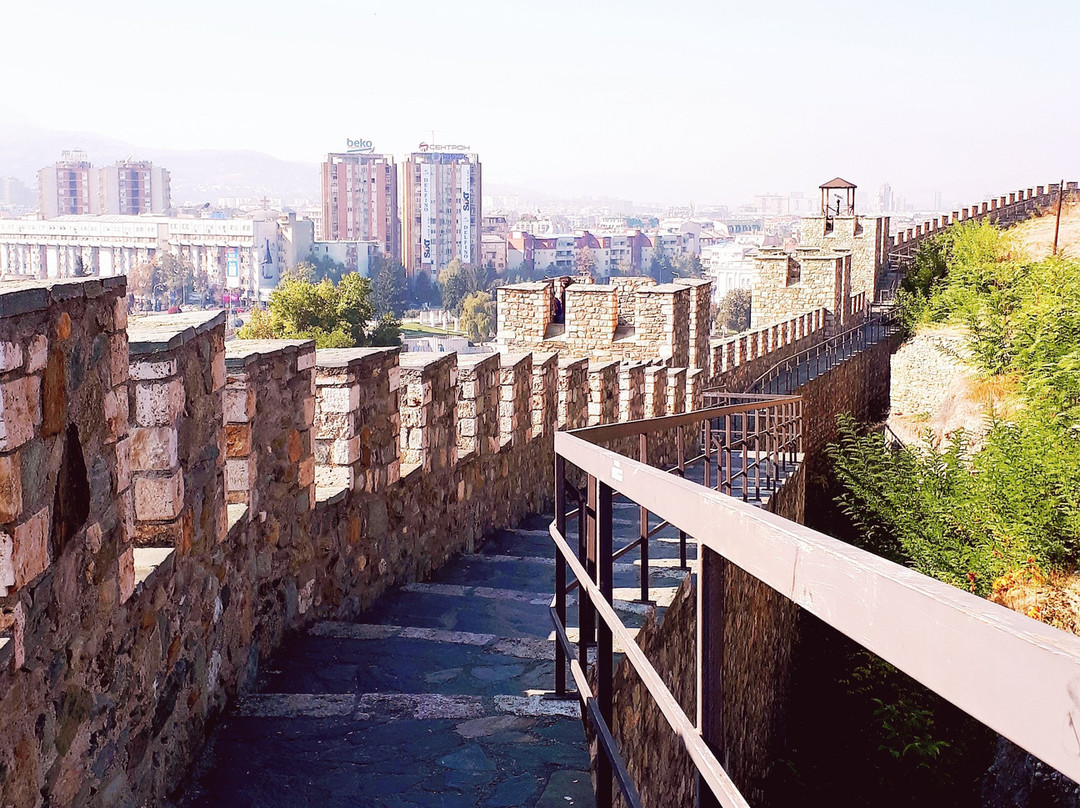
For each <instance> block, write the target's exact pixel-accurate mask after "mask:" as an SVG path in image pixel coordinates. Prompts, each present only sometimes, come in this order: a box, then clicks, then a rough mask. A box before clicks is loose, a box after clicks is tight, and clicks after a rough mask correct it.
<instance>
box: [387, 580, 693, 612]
mask: <svg viewBox="0 0 1080 808" xmlns="http://www.w3.org/2000/svg"><path fill="white" fill-rule="evenodd" d="M401 590H402V591H403V592H415V593H417V594H421V595H446V596H450V597H464V598H485V599H490V600H497V601H514V602H518V603H527V604H529V605H530V606H542V607H545V608H546V607H548V606H550V605H551V598H552V595H551V593H549V592H520V591H518V590H513V589H494V588H492V587H490V586H461V585H460V584H433V583H417V584H405V585H404V586H403V587H401ZM677 590H678V587H677V586H651V587H649V599H650V600H652V601H654V602H655V603H656V605H657V606H660V607H662V608H663V607H667V606H669V605H671V601H672V600H673V599H674V597H675V592H676V591H677ZM613 594H614V603H613V605H614V606H615V609H616V610H617V611H625V612H630V613H631V614H644V613H647V612H648V610H649V608H650V607H649V606H648V605H647V604H643V603H639V602H637V600H636V597H637V596H638V595H640V594H641V590H640V589H639V588H637V587H616V588H615V589H614V592H613ZM567 603H568V604H571V605H572V604H575V603H577V597H576V595H575V594H573V593H572V594H571V595H570V596H569V598H568V600H567Z"/></svg>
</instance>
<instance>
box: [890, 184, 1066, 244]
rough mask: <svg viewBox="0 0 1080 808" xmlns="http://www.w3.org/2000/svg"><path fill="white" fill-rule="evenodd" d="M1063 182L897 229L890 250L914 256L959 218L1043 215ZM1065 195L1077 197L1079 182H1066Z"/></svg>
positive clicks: (1013, 219)
mask: <svg viewBox="0 0 1080 808" xmlns="http://www.w3.org/2000/svg"><path fill="white" fill-rule="evenodd" d="M1061 190H1062V188H1061V183H1059V182H1052V183H1050V184H1048V185H1038V186H1036V187H1034V188H1021V189H1020V190H1018V191H1014V192H1011V193H1008V194H1002V195H1001V196H999V197H995V198H994V199H988V200H983V201H980V202H976V203H975V204H973V205H971V206H969V207H966V208H960V209H959V210H954V211H953V212H952V213H951V214H949V215H946V216H939V217H937V218H934V219H929V220H927V221H926V222H923V223H922V224H919V225H916V226H915V227H909V228H907V229H906V230H902V231H900V232H898V233H897V234H896V235H895V236H894V237H893V238H892V239H891V240H890V242H889V244H888V254H889V255H890V256H891V257H892V258H893V259H896V260H909V259H911V258H913V257H914V256H915V253H916V252H917V251H918V248H919V245H920V244H921V243H922V242H923V241H925V240H926V239H928V238H932V237H933V236H936V235H938V234H940V233H941V232H943V231H944V230H946V229H947V228H949V227H950V226H951V225H953V224H956V223H957V222H967V221H982V220H983V219H986V220H988V221H991V222H994V223H995V224H999V225H1002V226H1007V225H1011V224H1016V223H1018V222H1022V221H1024V220H1026V219H1030V218H1032V217H1034V216H1038V215H1041V214H1042V213H1043V212H1045V211H1046V210H1047V209H1049V208H1050V206H1051V205H1056V204H1057V201H1058V198H1059V197H1060V195H1061ZM1064 190H1065V194H1066V198H1068V196H1069V195H1071V196H1073V197H1074V198H1075V197H1076V195H1077V194H1078V193H1080V183H1078V182H1076V181H1070V182H1066V183H1065V189H1064Z"/></svg>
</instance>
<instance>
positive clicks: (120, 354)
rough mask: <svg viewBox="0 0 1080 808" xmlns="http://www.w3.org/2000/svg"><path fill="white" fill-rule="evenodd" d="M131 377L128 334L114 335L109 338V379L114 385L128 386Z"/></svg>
mask: <svg viewBox="0 0 1080 808" xmlns="http://www.w3.org/2000/svg"><path fill="white" fill-rule="evenodd" d="M129 375H130V369H129V366H128V342H127V334H125V333H116V334H113V335H111V336H110V337H109V379H110V381H111V382H112V384H113V385H118V384H126V383H127V381H128V377H129Z"/></svg>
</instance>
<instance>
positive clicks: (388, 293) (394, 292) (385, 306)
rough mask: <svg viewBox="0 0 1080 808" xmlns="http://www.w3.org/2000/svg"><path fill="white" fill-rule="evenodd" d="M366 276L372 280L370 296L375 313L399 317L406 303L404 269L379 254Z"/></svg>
mask: <svg viewBox="0 0 1080 808" xmlns="http://www.w3.org/2000/svg"><path fill="white" fill-rule="evenodd" d="M368 275H369V276H370V277H371V279H372V282H371V296H372V302H373V303H374V304H375V311H376V312H378V313H379V314H380V315H382V314H392V315H394V316H395V317H400V316H401V315H402V313H403V312H404V311H405V307H406V304H407V302H408V300H407V293H408V288H407V287H408V284H407V283H406V281H405V267H403V266H402V265H401V264H399V263H398V262H397V261H395V260H394V259H393V258H392V257H390V256H389V255H384V254H381V253H380V254H379V255H377V256H375V259H374V260H373V262H372V266H371V268H370V269H369V270H368Z"/></svg>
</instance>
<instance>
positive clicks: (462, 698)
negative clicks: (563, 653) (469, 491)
mask: <svg viewBox="0 0 1080 808" xmlns="http://www.w3.org/2000/svg"><path fill="white" fill-rule="evenodd" d="M615 517H616V519H615V529H616V534H617V536H618V537H619V538H618V539H617V545H616V546H621V545H622V544H624V543H625V542H626V541H628V540H629V537H632V536H636V535H637V521H636V519H637V508H636V506H632V505H630V504H628V503H618V502H617V503H616V513H615ZM549 522H550V517H534V518H532V519H530V520H529V521H528V522H527V523H526V524H525V525H523V526H522V528H521V529H517V530H504V531H499V532H498V533H496V534H495V535H493V536H491V537H490V538H489V540H488V541H487V542H486V543H485V544H484V545H483V547H482V548H481V549H480V551H479V552H478V553H476V554H467V555H462V556H459V557H458V558H457V559H455V560H454V561H452V562H451V563H449V564H448V565H446V566H445V567H443V568H442V569H441V570H439V571H438V572H437V573H436V574H435V576H434V577H433V579H432V580H431V581H427V582H423V583H417V584H411V585H407V586H403V587H400V588H398V589H396V590H394V591H392V592H390V593H388V594H387V595H385V596H384V597H382V598H381V599H380V600H379V602H378V603H377V604H376V605H375V606H374V607H373V608H372V609H371V610H370V611H368V612H367V613H365V614H364V615H363V622H362V623H341V622H332V621H326V622H320V623H316V624H314V625H312V626H311V627H310V628H309V630H308V631H307V632H306V633H304V634H302V635H299V636H296V637H294V638H292V639H291V640H290V641H288V642H287V643H286V644H285V646H284V647H283V648H282V649H281V650H280V651H279V652H278V653H277V654H276V655H275V657H274V658H273V659H271V660H270V662H269V663H268V664H267V665H266V667H265V669H264V671H263V675H262V678H261V681H260V684H259V687H258V689H257V692H255V693H252V694H250V695H248V696H247V697H245V698H243V699H242V700H240V701H239V702H238V703H237V704H235V705H233V706H232V707H231V708H230V710H229V711H228V713H227V714H226V716H225V717H224V718H223V720H222V721H221V723H220V725H219V726H218V728H217V730H216V731H215V733H214V735H213V737H212V739H211V742H210V745H209V747H208V749H207V752H206V754H205V755H204V757H203V760H202V761H201V762H200V765H199V767H198V769H197V771H196V772H195V774H194V775H193V777H192V779H191V781H190V782H189V783H188V784H187V786H186V788H185V789H184V793H183V794H182V795H181V797H180V800H179V805H181V806H183V808H210V807H211V806H221V807H222V808H224V806H229V808H245V807H246V806H251V808H254V807H255V806H260V808H270V807H271V806H282V807H283V808H284V806H289V808H301V807H302V806H312V807H313V808H314V806H319V808H345V807H346V806H348V808H369V806H370V808H410V807H412V806H440V807H445V808H449V807H450V806H453V807H454V808H458V806H461V807H462V808H464V807H465V806H470V807H471V806H491V807H492V808H494V807H495V806H536V807H537V808H553V807H554V806H561V807H562V808H567V806H574V807H575V808H581V807H582V806H589V807H590V808H591V806H593V805H594V800H593V792H592V782H591V779H590V775H589V760H588V756H587V752H586V748H585V738H584V732H583V729H582V725H581V720H580V713H579V709H578V706H577V703H576V701H559V700H552V699H550V698H545V692H546V691H549V690H550V688H551V687H552V686H553V674H554V662H553V659H554V645H553V639H552V638H553V634H552V629H551V623H550V620H549V617H548V613H547V607H548V604H549V603H550V599H551V592H552V588H553V585H554V561H553V545H552V543H551V540H550V538H549V537H548V534H547V525H548V523H549ZM654 524H655V521H654ZM689 552H690V558H693V555H694V548H693V545H692V544H691V546H690V548H689ZM650 553H651V555H652V557H653V559H654V561H655V562H656V563H655V564H651V565H650V567H651V572H650V587H651V589H650V596H651V597H652V598H653V599H655V600H657V601H658V602H659V603H660V604H661V607H663V605H665V604H666V603H669V602H670V600H671V597H672V596H673V595H674V592H675V589H676V588H677V586H678V584H679V583H680V581H681V580H682V578H683V577H684V576H685V574H686V573H685V571H682V570H680V569H678V566H677V565H678V541H677V533H674V532H672V531H670V530H667V531H664V532H662V533H661V534H660V535H658V536H657V537H655V538H654V539H653V541H652V542H651V543H650ZM636 557H637V554H636V553H630V554H628V555H627V556H625V557H624V562H623V563H619V564H617V567H616V580H615V585H616V592H615V597H616V599H617V603H616V605H617V607H618V609H619V611H620V612H621V613H622V615H623V616H624V618H625V622H626V624H627V625H630V626H633V625H640V624H641V621H642V620H643V619H644V615H645V612H646V609H647V607H645V606H642V605H640V604H637V603H633V602H631V599H632V598H634V597H636V596H637V595H638V594H639V590H638V588H637V582H638V570H639V569H640V568H639V566H638V565H636V564H635V563H634V560H636ZM574 603H575V601H574V600H573V598H571V604H574ZM571 612H572V613H574V614H576V608H572V609H571ZM574 634H576V631H575V632H572V636H573V635H574Z"/></svg>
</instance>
